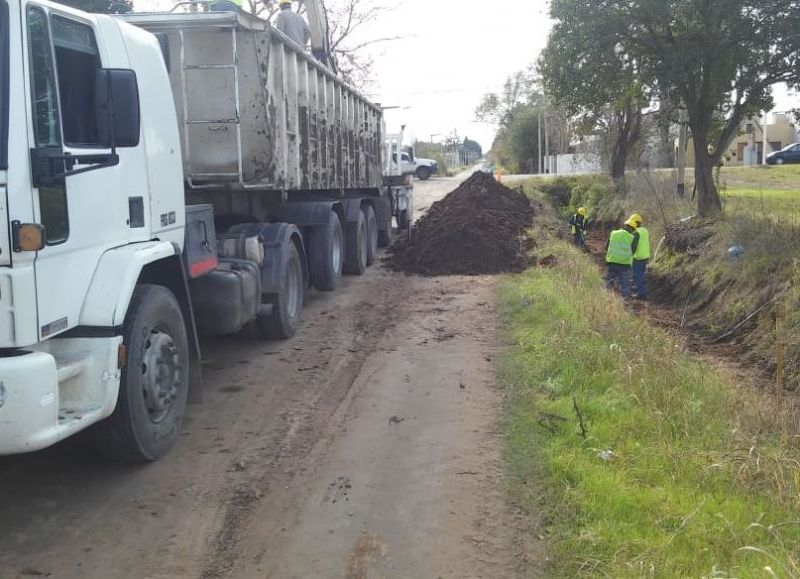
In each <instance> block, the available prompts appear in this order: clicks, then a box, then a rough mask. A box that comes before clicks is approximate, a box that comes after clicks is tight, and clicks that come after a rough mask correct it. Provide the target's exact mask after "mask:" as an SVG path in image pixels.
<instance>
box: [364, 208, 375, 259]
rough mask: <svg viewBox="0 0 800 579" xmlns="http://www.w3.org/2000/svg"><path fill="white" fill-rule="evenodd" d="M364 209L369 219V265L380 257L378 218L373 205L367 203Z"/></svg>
mask: <svg viewBox="0 0 800 579" xmlns="http://www.w3.org/2000/svg"><path fill="white" fill-rule="evenodd" d="M363 211H364V215H365V216H366V219H367V265H368V266H370V265H372V264H373V263H375V260H376V259H378V218H377V217H376V216H375V208H374V207H372V205H367V206H366V207H364V209H363Z"/></svg>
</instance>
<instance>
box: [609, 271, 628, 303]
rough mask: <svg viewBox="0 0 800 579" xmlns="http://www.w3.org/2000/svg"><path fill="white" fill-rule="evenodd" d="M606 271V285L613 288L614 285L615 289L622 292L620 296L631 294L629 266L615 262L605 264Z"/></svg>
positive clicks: (626, 296)
mask: <svg viewBox="0 0 800 579" xmlns="http://www.w3.org/2000/svg"><path fill="white" fill-rule="evenodd" d="M606 265H607V266H608V271H607V272H606V287H607V288H608V289H613V288H614V287H616V289H617V291H618V292H619V293H621V294H622V297H624V298H626V299H627V298H628V297H630V294H631V268H630V266H628V265H619V264H617V263H609V264H606Z"/></svg>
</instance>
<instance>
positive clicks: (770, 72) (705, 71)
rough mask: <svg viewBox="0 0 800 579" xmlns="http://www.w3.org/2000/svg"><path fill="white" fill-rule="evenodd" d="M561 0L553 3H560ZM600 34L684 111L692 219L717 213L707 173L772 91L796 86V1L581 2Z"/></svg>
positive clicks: (581, 12)
mask: <svg viewBox="0 0 800 579" xmlns="http://www.w3.org/2000/svg"><path fill="white" fill-rule="evenodd" d="M565 2H567V0H556V2H555V3H557V4H563V3H565ZM570 4H573V5H574V6H573V8H574V10H576V12H577V16H578V17H579V18H580V19H581V20H582V21H583V22H585V23H592V26H593V27H594V26H599V27H602V28H603V30H605V31H606V34H607V35H608V38H609V41H610V42H611V41H613V43H614V46H615V47H616V50H617V51H619V52H622V53H624V54H625V55H626V57H628V58H629V59H631V60H635V61H636V62H637V63H638V64H639V66H640V67H641V77H642V78H643V79H644V80H645V82H648V81H647V79H648V78H650V79H659V80H660V81H661V82H662V83H665V85H666V86H667V87H668V88H669V89H670V90H669V92H670V94H671V95H672V97H673V98H675V99H676V100H677V101H678V102H679V103H680V104H681V105H682V106H684V107H685V108H686V111H687V113H688V118H689V128H690V129H691V133H692V140H693V143H694V151H695V185H696V187H697V192H698V212H699V214H700V215H701V216H705V217H708V216H714V215H716V214H718V213H719V212H720V211H721V208H722V205H721V202H720V197H719V193H718V191H717V186H716V183H715V182H714V178H713V170H714V167H715V166H716V165H718V164H719V162H720V160H721V159H722V155H724V153H725V151H726V150H727V148H728V146H729V145H730V143H731V141H732V139H733V138H734V137H735V136H736V132H737V130H738V129H739V126H740V123H741V122H742V120H743V119H745V118H747V117H749V116H751V115H753V114H756V113H757V112H758V111H761V110H768V109H771V108H772V106H773V99H772V86H773V85H775V84H777V83H780V82H786V83H788V84H789V85H790V86H792V87H799V86H800V0H580V1H575V2H570Z"/></svg>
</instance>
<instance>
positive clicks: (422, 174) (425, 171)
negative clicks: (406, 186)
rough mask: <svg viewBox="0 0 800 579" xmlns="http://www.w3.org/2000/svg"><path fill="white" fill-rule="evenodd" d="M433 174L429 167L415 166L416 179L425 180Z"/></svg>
mask: <svg viewBox="0 0 800 579" xmlns="http://www.w3.org/2000/svg"><path fill="white" fill-rule="evenodd" d="M431 175H433V171H431V169H430V167H417V179H419V180H420V181H427V180H428V179H430V178H431Z"/></svg>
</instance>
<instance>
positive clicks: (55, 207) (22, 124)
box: [0, 0, 188, 454]
mask: <svg viewBox="0 0 800 579" xmlns="http://www.w3.org/2000/svg"><path fill="white" fill-rule="evenodd" d="M0 27H2V30H3V33H2V36H0V38H2V41H1V42H2V46H0V79H1V80H0V87H1V88H0V141H2V144H1V145H0V202H2V204H3V205H4V206H5V207H4V209H5V210H4V211H0V230H2V234H1V235H0V309H2V312H3V314H2V321H1V322H0V454H8V453H16V452H25V451H30V450H36V449H39V448H43V447H45V446H48V445H50V444H53V443H54V442H57V441H59V440H61V439H63V438H66V437H67V436H70V435H71V434H73V433H74V432H77V431H78V430H82V429H84V428H86V427H87V426H89V425H91V424H95V423H97V422H99V421H101V420H103V419H105V418H108V417H109V416H111V414H112V413H113V412H114V409H115V407H116V405H117V400H118V390H119V387H120V378H121V371H122V367H123V366H124V364H125V357H126V354H127V351H126V349H125V347H123V326H124V324H125V317H126V313H127V312H128V310H129V305H130V303H131V300H132V299H133V298H134V291H135V288H136V282H137V280H138V279H139V278H140V277H141V276H142V274H143V272H146V271H147V268H148V267H150V266H153V264H158V263H162V264H163V263H167V262H170V260H172V261H173V262H174V261H176V260H177V259H178V256H179V255H180V253H181V250H182V246H183V225H184V224H183V221H182V220H183V215H184V212H183V211H182V208H183V187H182V182H183V178H182V172H181V163H180V155H181V153H180V141H179V138H178V131H177V124H176V121H175V112H174V108H173V107H172V105H171V98H172V97H171V94H170V92H169V83H168V80H167V78H166V75H165V73H164V66H163V62H162V56H161V54H160V52H159V50H158V46H157V43H153V42H152V37H151V36H150V35H148V34H147V33H145V32H144V31H142V30H139V29H136V28H134V27H132V26H128V25H125V24H123V23H121V22H119V21H117V20H116V19H114V18H111V17H108V16H99V15H89V14H85V13H82V12H80V11H77V10H72V9H70V8H68V7H66V6H63V5H61V4H54V3H50V2H46V1H42V2H22V1H20V0H0ZM138 86H147V87H148V90H147V91H139V90H138ZM140 96H141V98H140ZM153 192H157V195H153V194H152V193H153ZM179 293H180V292H179ZM178 313H180V311H179V312H178ZM162 329H163V328H162ZM157 334H158V333H157V332H156V333H155V334H153V336H154V337H157V339H158V340H161V338H162V337H164V340H161V344H162V345H164V346H165V347H166V346H168V345H169V344H172V343H173V342H174V337H170V336H166V333H165V332H162V334H164V335H157ZM165 336H166V337H165ZM183 339H185V337H184V338H183ZM170 347H171V346H170ZM153 360H154V361H153V364H152V366H154V367H153V368H150V369H143V370H142V372H143V373H145V374H146V373H148V372H152V371H162V372H164V373H165V378H164V380H163V382H166V381H169V380H170V379H172V378H175V376H174V374H175V372H178V371H180V370H179V369H178V368H176V367H173V368H171V369H170V368H168V367H167V366H170V364H166V365H164V364H162V363H160V362H156V361H155V358H154V359H153ZM182 362H186V360H182ZM156 366H157V368H156ZM182 370H188V369H186V368H183V369H182ZM167 374H171V375H172V378H170V376H167ZM165 387H167V388H168V389H169V390H170V393H169V394H168V395H167V396H166V397H163V396H162V394H163V393H162V392H159V391H158V388H157V387H155V386H154V387H153V388H151V391H149V392H147V394H148V395H150V396H151V399H150V403H149V405H148V404H144V405H143V407H142V408H137V409H129V410H131V411H135V412H143V413H145V414H146V415H148V416H149V417H150V418H152V419H153V420H155V421H156V422H157V421H159V420H161V421H162V422H164V420H165V418H167V415H168V414H169V412H170V410H169V408H168V406H169V404H170V403H171V402H172V401H173V400H172V397H173V396H174V395H175V394H176V393H175V392H173V391H172V390H171V389H174V388H177V389H179V390H181V392H179V393H177V399H180V398H183V397H185V396H186V394H187V392H186V389H187V388H188V382H187V380H185V379H184V377H180V378H179V379H175V380H172V382H171V383H170V384H169V385H168V386H167V385H166V384H165ZM157 406H159V408H156V407H157ZM11 418H13V420H11ZM167 422H171V423H170V426H169V428H170V429H171V430H174V429H175V428H176V424H175V422H174V421H167ZM154 424H155V422H154ZM158 430H159V429H158V428H156V429H155V431H154V432H155V436H157V437H158V436H161V437H164V436H166V435H167V434H169V433H165V432H159V431H158ZM150 446H151V451H153V453H154V454H157V453H158V451H157V449H156V447H158V441H155V443H154V444H152V445H150Z"/></svg>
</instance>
